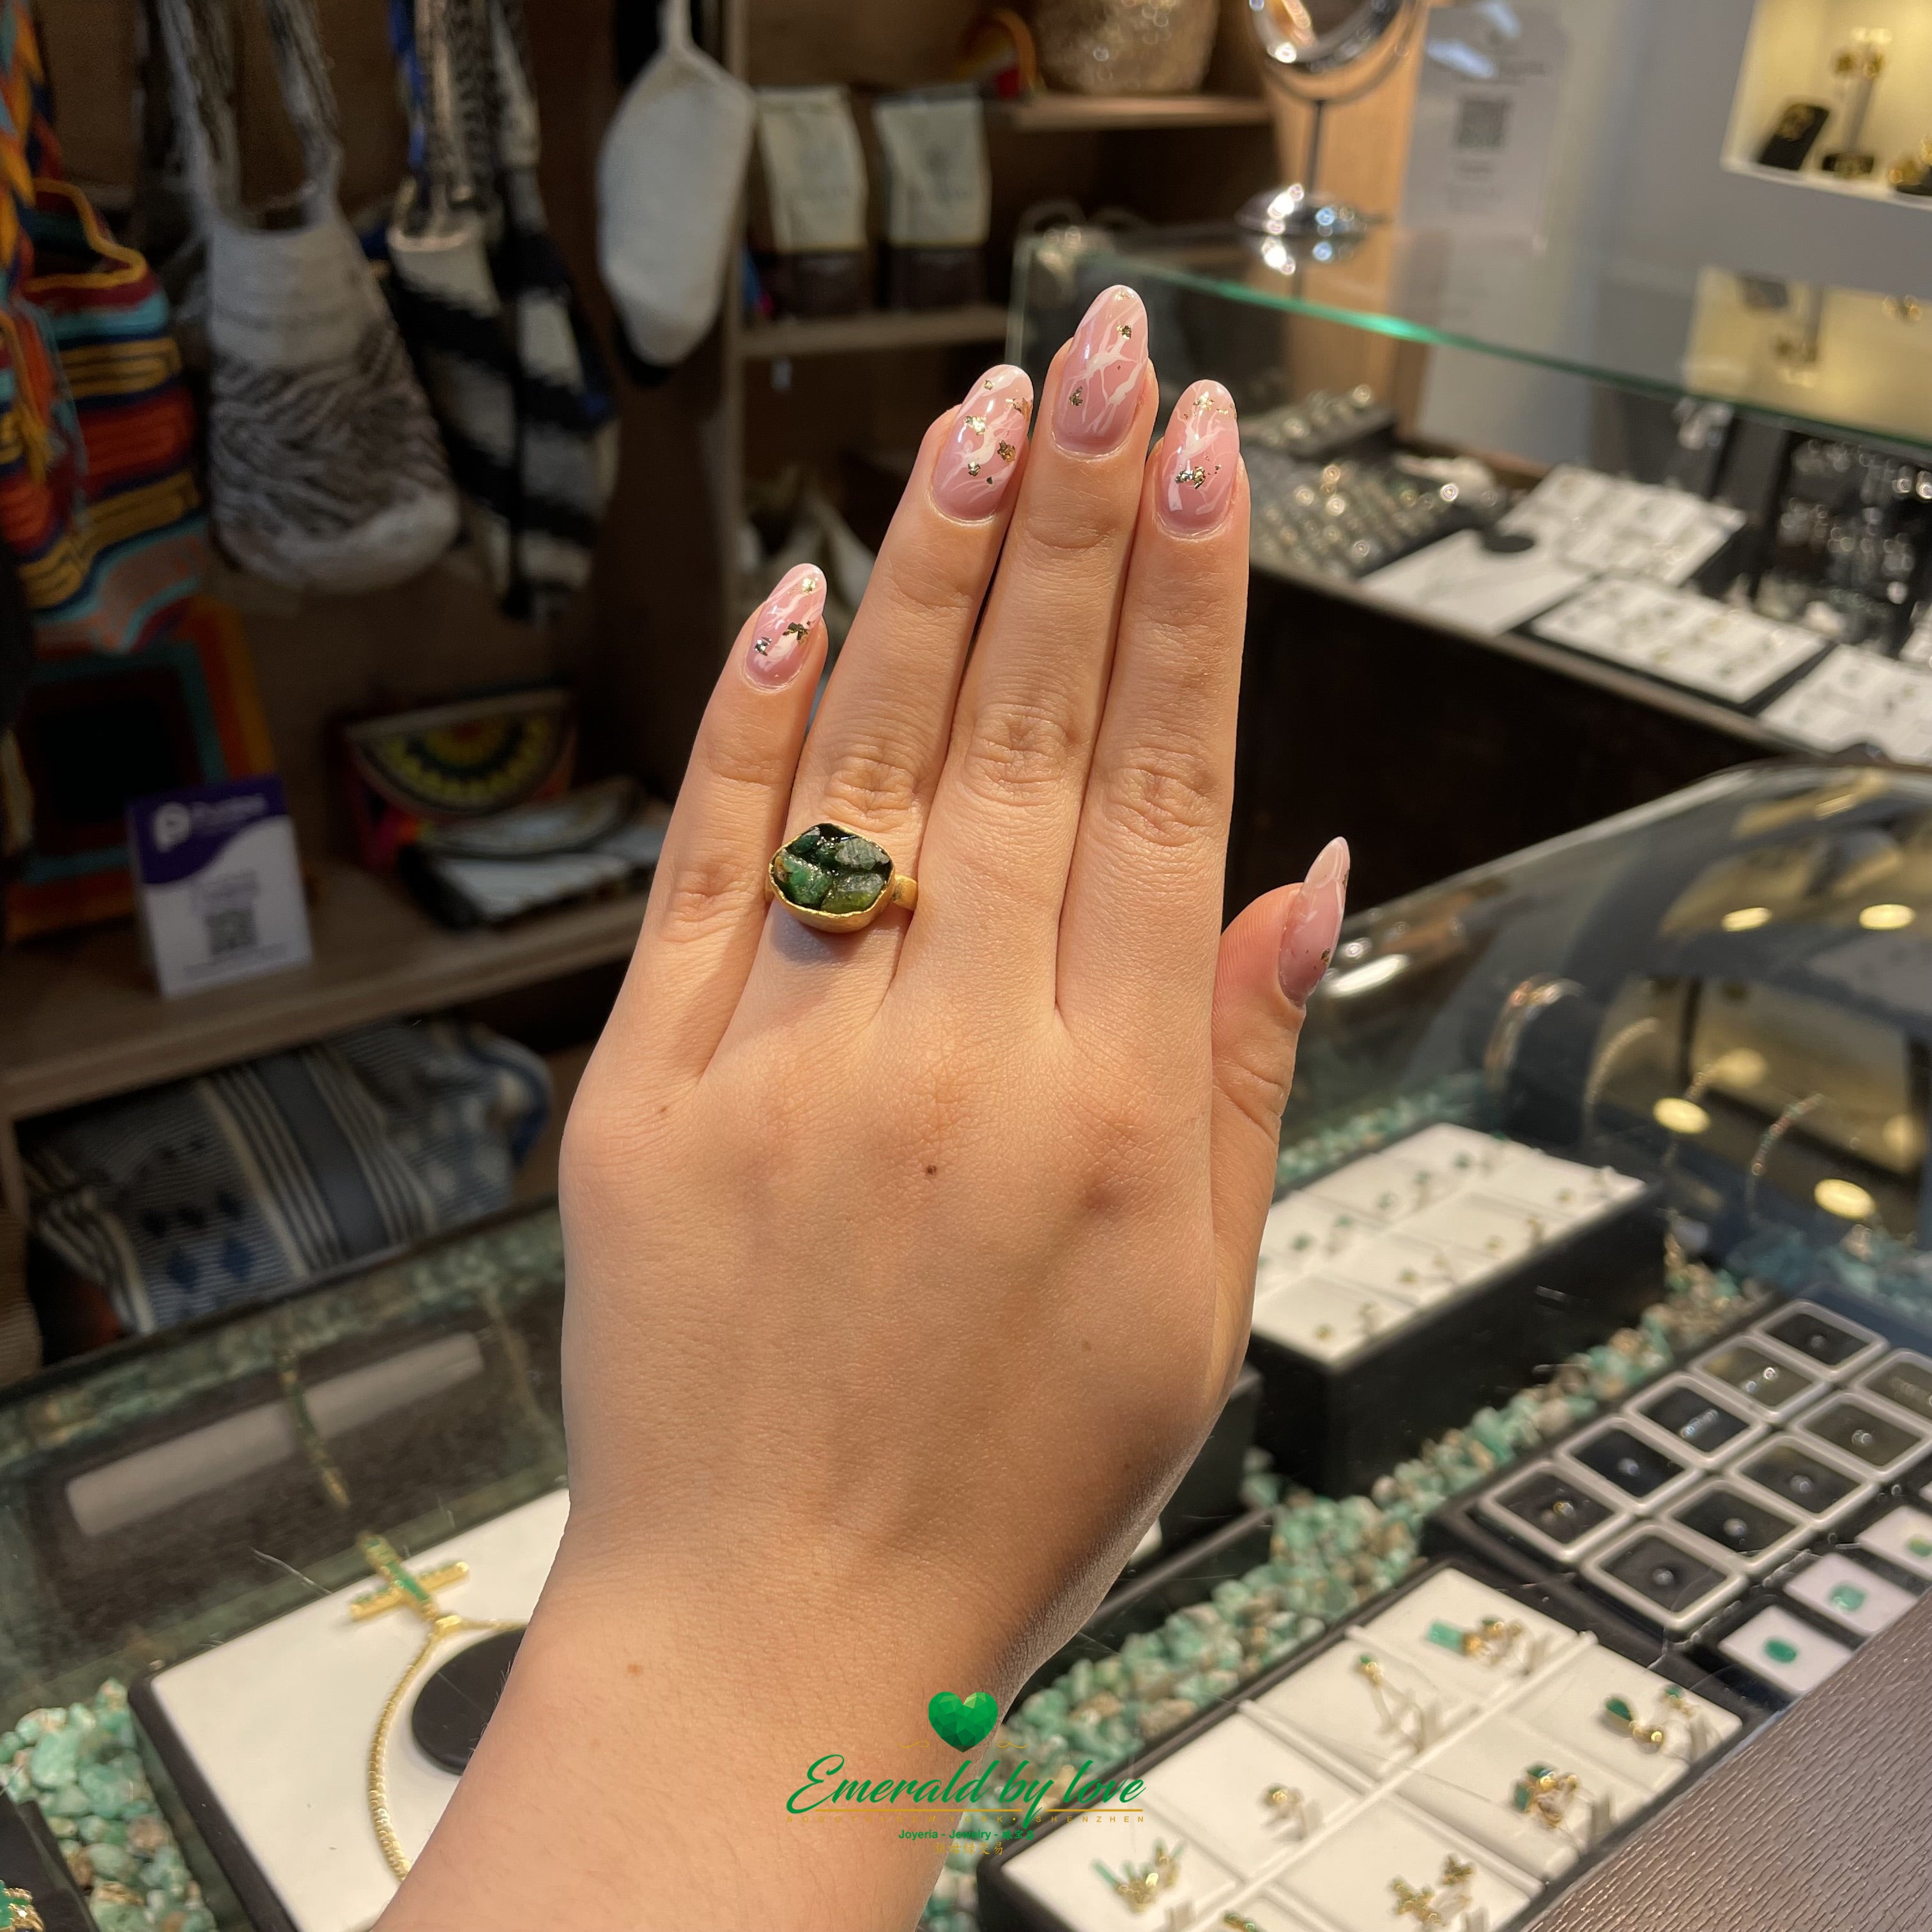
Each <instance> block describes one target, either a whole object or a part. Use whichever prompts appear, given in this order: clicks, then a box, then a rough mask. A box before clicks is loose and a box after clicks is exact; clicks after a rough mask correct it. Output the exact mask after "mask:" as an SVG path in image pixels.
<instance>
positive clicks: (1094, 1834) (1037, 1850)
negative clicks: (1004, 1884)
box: [1007, 1807, 1235, 1932]
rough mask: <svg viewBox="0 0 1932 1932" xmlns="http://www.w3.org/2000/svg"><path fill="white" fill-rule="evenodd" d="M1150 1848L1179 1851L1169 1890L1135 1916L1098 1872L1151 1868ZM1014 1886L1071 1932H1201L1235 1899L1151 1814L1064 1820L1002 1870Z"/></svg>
mask: <svg viewBox="0 0 1932 1932" xmlns="http://www.w3.org/2000/svg"><path fill="white" fill-rule="evenodd" d="M1157 1842H1158V1843H1162V1844H1164V1845H1166V1846H1167V1848H1168V1849H1169V1851H1170V1852H1172V1850H1173V1849H1175V1846H1181V1848H1182V1849H1181V1853H1180V1858H1179V1870H1178V1874H1177V1876H1176V1878H1175V1882H1174V1884H1173V1885H1172V1886H1171V1887H1170V1888H1169V1889H1168V1890H1166V1891H1163V1892H1162V1893H1161V1894H1160V1896H1159V1897H1157V1899H1156V1900H1154V1903H1152V1904H1151V1905H1148V1906H1142V1907H1141V1908H1140V1909H1136V1908H1135V1906H1133V1904H1132V1903H1130V1901H1129V1900H1127V1899H1124V1898H1123V1897H1121V1894H1119V1893H1118V1891H1115V1889H1114V1888H1113V1887H1112V1885H1110V1884H1109V1883H1108V1882H1107V1880H1106V1879H1105V1878H1104V1877H1103V1876H1101V1873H1100V1871H1099V1870H1098V1869H1097V1867H1099V1866H1100V1865H1105V1866H1106V1867H1107V1868H1108V1870H1109V1871H1112V1872H1113V1873H1115V1874H1116V1875H1117V1876H1124V1873H1125V1870H1126V1867H1127V1866H1128V1865H1129V1864H1133V1865H1136V1866H1139V1867H1142V1868H1143V1869H1145V1867H1147V1866H1148V1865H1149V1864H1151V1863H1152V1862H1153V1859H1154V1846H1155V1844H1156V1843H1157ZM1007 1873H1008V1876H1010V1877H1011V1878H1012V1879H1013V1882H1014V1883H1015V1884H1016V1885H1019V1886H1020V1887H1021V1888H1022V1889H1023V1890H1025V1891H1027V1892H1028V1893H1030V1894H1031V1895H1032V1896H1033V1897H1035V1898H1037V1899H1038V1900H1040V1903H1041V1904H1043V1905H1044V1906H1047V1907H1048V1908H1049V1909H1050V1910H1052V1911H1054V1912H1058V1914H1059V1915H1060V1916H1061V1918H1064V1919H1065V1920H1066V1921H1067V1924H1070V1925H1071V1926H1073V1927H1075V1928H1076V1932H1164V1928H1165V1927H1167V1926H1169V1925H1170V1924H1172V1925H1175V1926H1183V1925H1187V1926H1193V1925H1205V1924H1209V1923H1211V1921H1212V1919H1213V1918H1214V1915H1215V1914H1216V1913H1217V1912H1218V1911H1219V1909H1220V1905H1221V1902H1222V1901H1223V1900H1224V1899H1228V1898H1232V1897H1233V1896H1234V1893H1235V1874H1234V1873H1232V1871H1230V1870H1229V1869H1228V1867H1226V1865H1224V1864H1222V1863H1221V1862H1220V1861H1219V1860H1218V1859H1217V1858H1214V1857H1213V1856H1211V1855H1210V1854H1209V1853H1208V1852H1207V1851H1206V1850H1205V1849H1203V1848H1202V1846H1199V1845H1198V1844H1196V1843H1193V1841H1191V1840H1190V1838H1188V1835H1187V1833H1186V1832H1184V1831H1182V1830H1181V1829H1179V1827H1178V1825H1177V1824H1176V1823H1175V1821H1174V1820H1172V1819H1168V1818H1163V1817H1159V1816H1157V1814H1156V1813H1155V1812H1154V1810H1153V1809H1152V1808H1151V1807H1148V1808H1145V1809H1144V1810H1143V1811H1142V1813H1141V1814H1140V1815H1139V1816H1138V1817H1136V1816H1135V1815H1134V1814H1132V1813H1130V1812H1112V1813H1095V1814H1091V1815H1089V1816H1087V1817H1075V1818H1070V1819H1069V1820H1067V1823H1065V1824H1064V1825H1063V1826H1061V1827H1060V1829H1058V1831H1054V1832H1048V1833H1047V1834H1046V1836H1045V1837H1043V1838H1041V1839H1040V1841H1039V1842H1038V1843H1036V1844H1033V1845H1029V1846H1028V1847H1027V1848H1026V1849H1025V1850H1024V1851H1023V1852H1020V1853H1019V1855H1018V1856H1017V1857H1016V1858H1013V1861H1011V1862H1010V1864H1008V1866H1007Z"/></svg>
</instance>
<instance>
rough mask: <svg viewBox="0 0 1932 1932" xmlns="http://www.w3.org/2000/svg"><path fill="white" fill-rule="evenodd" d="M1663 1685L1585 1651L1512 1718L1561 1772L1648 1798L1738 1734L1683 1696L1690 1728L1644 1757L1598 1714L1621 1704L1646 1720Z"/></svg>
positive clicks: (1707, 1707) (1601, 1653) (1611, 1657)
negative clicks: (1589, 1770)
mask: <svg viewBox="0 0 1932 1932" xmlns="http://www.w3.org/2000/svg"><path fill="white" fill-rule="evenodd" d="M1668 1681H1669V1680H1668V1679H1665V1678H1662V1677H1659V1676H1657V1675H1655V1673H1653V1672H1651V1671H1649V1670H1645V1668H1644V1667H1643V1665H1642V1664H1633V1663H1631V1661H1630V1660H1629V1658H1625V1657H1619V1655H1617V1654H1616V1652H1614V1651H1611V1650H1606V1649H1604V1647H1603V1646H1601V1644H1592V1645H1590V1646H1588V1647H1587V1648H1586V1649H1583V1650H1582V1651H1580V1652H1578V1654H1577V1658H1576V1661H1574V1663H1571V1664H1567V1665H1564V1666H1561V1667H1559V1668H1558V1669H1556V1670H1553V1671H1552V1672H1551V1673H1550V1676H1549V1677H1548V1679H1546V1680H1545V1681H1544V1682H1542V1683H1540V1684H1538V1685H1535V1686H1534V1687H1533V1688H1532V1689H1531V1690H1530V1691H1529V1693H1528V1694H1526V1696H1525V1697H1524V1698H1523V1701H1522V1702H1521V1703H1519V1704H1517V1705H1516V1706H1514V1715H1515V1716H1517V1718H1520V1719H1521V1720H1522V1721H1523V1722H1524V1723H1525V1724H1528V1725H1529V1726H1531V1727H1532V1728H1533V1729H1534V1730H1535V1731H1536V1732H1537V1733H1538V1734H1539V1735H1540V1736H1542V1737H1544V1738H1545V1739H1547V1740H1548V1742H1549V1748H1550V1752H1551V1754H1552V1755H1551V1759H1550V1762H1552V1763H1555V1764H1556V1765H1558V1766H1559V1767H1560V1768H1561V1769H1563V1770H1565V1771H1574V1772H1576V1773H1577V1775H1578V1776H1579V1777H1581V1776H1583V1767H1584V1764H1585V1763H1586V1762H1587V1763H1590V1764H1592V1765H1594V1766H1596V1767H1597V1769H1598V1774H1599V1775H1607V1776H1608V1777H1610V1778H1615V1779H1617V1780H1619V1781H1622V1783H1624V1784H1631V1785H1634V1786H1635V1787H1637V1789H1638V1790H1641V1791H1643V1792H1644V1793H1646V1794H1647V1795H1648V1796H1651V1797H1653V1798H1654V1797H1655V1796H1658V1793H1661V1792H1664V1791H1667V1790H1670V1787H1671V1786H1673V1784H1676V1782H1677V1781H1678V1780H1679V1779H1680V1778H1682V1777H1683V1775H1684V1774H1685V1772H1686V1771H1687V1770H1688V1769H1689V1768H1690V1766H1691V1763H1693V1762H1694V1761H1695V1760H1696V1758H1697V1757H1703V1756H1706V1755H1708V1754H1709V1752H1711V1751H1715V1750H1716V1749H1717V1748H1718V1746H1719V1745H1722V1744H1723V1743H1724V1742H1725V1741H1726V1740H1727V1739H1730V1738H1732V1737H1735V1736H1736V1735H1737V1733H1738V1732H1739V1730H1740V1729H1742V1726H1741V1725H1740V1724H1739V1721H1738V1719H1737V1718H1735V1717H1734V1716H1733V1715H1732V1714H1731V1713H1730V1712H1728V1711H1726V1710H1724V1709H1721V1708H1720V1707H1719V1706H1717V1705H1715V1704H1712V1703H1706V1701H1705V1700H1703V1698H1701V1697H1696V1696H1694V1695H1693V1694H1691V1693H1690V1692H1688V1691H1686V1692H1685V1693H1684V1695H1683V1709H1684V1710H1685V1712H1686V1713H1687V1715H1688V1716H1689V1717H1690V1718H1691V1719H1692V1720H1693V1722H1692V1724H1690V1725H1688V1726H1686V1725H1685V1724H1678V1725H1676V1726H1675V1727H1673V1731H1674V1735H1673V1738H1672V1739H1671V1741H1670V1743H1669V1744H1668V1745H1666V1746H1665V1748H1664V1749H1663V1750H1661V1751H1646V1750H1645V1749H1644V1748H1643V1746H1642V1745H1640V1744H1638V1743H1637V1742H1636V1740H1635V1739H1633V1738H1632V1737H1631V1735H1630V1733H1628V1731H1627V1730H1621V1729H1619V1727H1618V1726H1617V1725H1616V1724H1615V1723H1614V1722H1613V1721H1612V1720H1611V1719H1610V1718H1609V1716H1608V1715H1607V1714H1606V1713H1605V1712H1604V1704H1605V1703H1606V1702H1607V1700H1609V1699H1610V1698H1612V1697H1621V1698H1622V1699H1623V1700H1624V1701H1625V1703H1627V1704H1628V1705H1629V1706H1630V1707H1631V1709H1632V1710H1633V1711H1634V1712H1636V1713H1637V1715H1638V1717H1639V1718H1643V1719H1645V1720H1649V1719H1650V1718H1652V1716H1653V1715H1655V1712H1657V1709H1658V1701H1659V1700H1660V1699H1661V1697H1662V1695H1663V1694H1664V1689H1665V1688H1666V1685H1667V1682H1668ZM1687 1751H1688V1753H1689V1754H1690V1755H1689V1756H1688V1757H1687V1756H1686V1755H1685V1753H1686V1752H1687Z"/></svg>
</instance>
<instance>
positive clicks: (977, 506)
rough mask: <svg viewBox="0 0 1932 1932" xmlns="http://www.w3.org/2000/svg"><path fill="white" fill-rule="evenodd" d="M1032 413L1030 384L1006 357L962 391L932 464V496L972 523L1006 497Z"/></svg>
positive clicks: (998, 505)
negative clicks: (956, 411) (950, 427)
mask: <svg viewBox="0 0 1932 1932" xmlns="http://www.w3.org/2000/svg"><path fill="white" fill-rule="evenodd" d="M1032 414H1033V384H1032V383H1031V382H1030V381H1028V379H1027V373H1026V371H1025V370H1024V369H1016V368H1014V367H1013V365H1012V364H1011V363H1010V362H1002V363H1001V364H1000V365H998V367H997V368H992V369H989V370H988V371H986V374H984V375H983V376H982V377H980V380H978V381H977V383H974V385H973V386H972V388H971V389H969V390H968V392H966V400H965V401H964V402H963V403H962V404H960V405H959V414H958V415H957V416H955V417H954V418H953V434H951V435H950V436H949V437H947V440H946V447H945V448H944V449H942V450H941V452H939V460H938V462H937V463H935V464H934V465H933V469H932V500H933V501H934V502H935V503H937V504H938V505H939V507H940V508H941V509H942V510H944V511H945V512H946V514H947V515H948V516H949V517H959V519H960V520H962V522H964V523H977V522H979V521H980V520H981V519H982V518H983V517H990V516H991V515H992V514H993V512H994V511H995V510H997V509H998V508H999V507H1000V505H1001V504H1002V503H1004V502H1005V501H1006V500H1007V490H1008V489H1009V488H1010V487H1011V485H1012V483H1013V476H1014V474H1015V470H1016V466H1017V465H1018V463H1019V460H1020V452H1021V451H1022V450H1023V449H1025V447H1026V440H1027V419H1028V417H1029V416H1031V415H1032Z"/></svg>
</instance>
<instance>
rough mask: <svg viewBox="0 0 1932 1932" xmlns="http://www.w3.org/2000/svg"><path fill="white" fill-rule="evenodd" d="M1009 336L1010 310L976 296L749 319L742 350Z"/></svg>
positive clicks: (768, 354)
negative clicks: (963, 301) (941, 303)
mask: <svg viewBox="0 0 1932 1932" xmlns="http://www.w3.org/2000/svg"><path fill="white" fill-rule="evenodd" d="M1006 339H1007V312H1006V311H1005V310H1004V308H1001V307H1000V306H999V305H998V304H997V303H995V302H973V303H971V304H969V305H968V306H967V307H965V308H926V309H895V308H882V309H868V310H865V311H863V312H862V314H858V315H826V316H809V315H804V316H787V317H785V318H784V320H782V321H779V322H762V323H746V324H745V326H744V328H742V329H740V330H739V332H738V353H739V356H740V357H742V359H744V360H745V361H746V362H761V361H763V362H769V361H775V359H778V357H780V356H853V355H862V354H865V353H868V352H870V351H872V350H881V349H932V348H945V347H950V345H951V344H954V343H959V342H1004V341H1005V340H1006Z"/></svg>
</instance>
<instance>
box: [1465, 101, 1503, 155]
mask: <svg viewBox="0 0 1932 1932" xmlns="http://www.w3.org/2000/svg"><path fill="white" fill-rule="evenodd" d="M1509 121H1510V104H1509V102H1508V101H1496V100H1491V99H1487V98H1484V97H1483V96H1481V95H1464V96H1463V99H1462V100H1461V101H1460V102H1459V103H1458V104H1457V116H1456V145H1457V147H1459V148H1470V149H1474V150H1478V151H1483V150H1489V151H1493V150H1494V149H1496V148H1500V147H1502V146H1504V145H1505V144H1506V143H1507V142H1508V139H1509Z"/></svg>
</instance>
